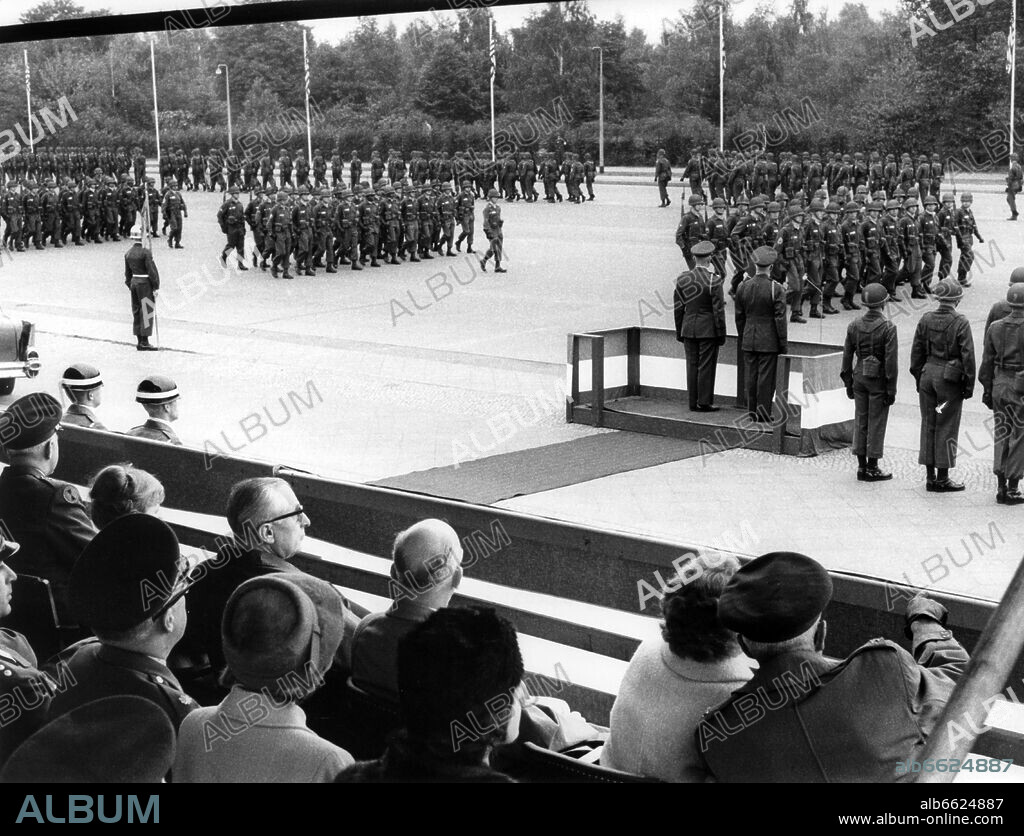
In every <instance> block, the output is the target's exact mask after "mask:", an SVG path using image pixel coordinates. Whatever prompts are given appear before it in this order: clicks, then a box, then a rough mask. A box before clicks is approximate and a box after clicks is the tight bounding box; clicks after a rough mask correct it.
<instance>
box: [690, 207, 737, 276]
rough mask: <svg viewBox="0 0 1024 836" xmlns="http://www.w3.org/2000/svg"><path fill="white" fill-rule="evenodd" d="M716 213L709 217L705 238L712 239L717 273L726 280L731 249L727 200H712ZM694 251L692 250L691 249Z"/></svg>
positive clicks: (713, 258)
mask: <svg viewBox="0 0 1024 836" xmlns="http://www.w3.org/2000/svg"><path fill="white" fill-rule="evenodd" d="M711 208H712V210H713V211H714V214H713V215H712V216H711V217H710V218H708V222H707V225H706V226H705V228H704V236H703V237H704V239H705V240H706V241H710V242H711V244H712V245H713V246H714V248H715V251H714V253H713V255H712V257H711V263H712V264H713V265H714V269H715V273H717V274H718V276H719V278H721V279H722V280H723V281H725V254H726V252H728V250H729V230H728V229H727V228H726V225H725V200H723V199H722V198H720V197H716V198H714V199H713V200H712V201H711ZM691 253H692V250H691Z"/></svg>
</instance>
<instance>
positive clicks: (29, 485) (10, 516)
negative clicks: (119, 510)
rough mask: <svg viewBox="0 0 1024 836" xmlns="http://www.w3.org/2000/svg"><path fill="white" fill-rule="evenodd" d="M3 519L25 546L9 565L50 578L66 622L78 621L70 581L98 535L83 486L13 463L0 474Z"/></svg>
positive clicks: (58, 609) (62, 622)
mask: <svg viewBox="0 0 1024 836" xmlns="http://www.w3.org/2000/svg"><path fill="white" fill-rule="evenodd" d="M0 519H2V520H3V521H4V524H5V525H6V526H7V527H8V529H10V534H11V539H13V540H14V541H15V542H18V543H20V544H21V550H20V551H19V552H18V553H17V554H15V555H13V556H12V557H10V558H9V559H8V560H7V564H8V565H9V566H10V567H11V568H12V569H13V570H14V571H15V572H17V573H18V574H21V573H24V574H26V575H36V576H38V577H41V578H45V579H46V580H48V581H49V582H50V588H51V591H52V592H53V599H54V603H55V604H56V606H57V617H58V619H59V620H60V623H61V624H65V625H73V624H75V623H76V622H75V619H74V617H73V616H72V615H71V613H70V611H69V610H68V605H67V595H68V579H69V578H70V577H71V568H72V567H73V566H74V565H75V561H76V560H78V556H79V555H80V554H81V553H82V549H84V548H85V547H86V546H87V545H88V544H89V541H90V540H92V538H93V537H94V536H95V534H96V529H95V527H94V526H93V524H92V521H91V520H90V519H89V515H88V513H86V510H85V503H84V502H83V501H82V497H81V496H80V495H79V493H78V489H77V488H76V487H75V486H74V485H69V484H68V483H67V482H61V481H60V480H59V479H51V478H50V477H48V476H44V475H43V473H42V471H41V470H38V469H36V468H34V467H28V466H26V465H11V466H9V467H8V468H7V469H5V470H4V472H3V473H0Z"/></svg>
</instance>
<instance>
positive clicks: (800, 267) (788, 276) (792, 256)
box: [775, 206, 807, 323]
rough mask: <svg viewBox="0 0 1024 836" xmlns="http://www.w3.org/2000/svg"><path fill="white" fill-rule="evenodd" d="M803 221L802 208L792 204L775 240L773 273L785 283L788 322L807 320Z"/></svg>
mask: <svg viewBox="0 0 1024 836" xmlns="http://www.w3.org/2000/svg"><path fill="white" fill-rule="evenodd" d="M803 223H804V210H803V209H801V208H800V207H799V206H793V207H791V208H790V210H789V223H787V224H786V226H784V227H783V228H782V230H781V231H780V232H779V237H778V238H777V239H776V240H775V251H776V252H777V253H778V255H779V258H778V261H777V262H776V271H775V275H776V276H778V277H779V280H780V281H783V280H784V282H785V285H786V301H787V302H788V303H789V308H790V317H789V321H790V322H799V323H804V322H807V320H806V319H804V317H803V292H804V286H803V285H804V279H803V276H804V264H803V248H804V242H803Z"/></svg>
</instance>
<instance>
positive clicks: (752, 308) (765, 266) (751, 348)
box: [736, 247, 788, 423]
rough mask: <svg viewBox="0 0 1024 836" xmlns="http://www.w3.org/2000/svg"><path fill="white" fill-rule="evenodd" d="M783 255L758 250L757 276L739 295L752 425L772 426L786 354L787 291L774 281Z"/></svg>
mask: <svg viewBox="0 0 1024 836" xmlns="http://www.w3.org/2000/svg"><path fill="white" fill-rule="evenodd" d="M778 257H779V254H778V253H777V252H776V251H775V250H774V249H773V248H772V247H758V248H757V249H756V250H754V254H753V256H752V258H753V261H754V270H755V272H754V276H753V277H752V278H750V279H747V280H746V281H745V282H743V283H742V284H741V285H740V287H739V290H737V291H736V331H737V333H738V335H739V336H738V339H739V345H740V348H741V349H742V350H743V357H744V363H745V371H746V374H745V378H744V380H745V382H746V402H747V412H748V414H749V416H750V419H751V420H752V421H756V422H760V423H771V420H772V404H773V403H774V401H775V372H776V367H777V366H778V361H779V355H780V354H785V353H786V349H787V347H788V346H787V341H786V328H787V325H786V291H785V289H784V288H783V286H782V285H781V284H779V283H778V282H776V281H773V280H772V277H771V269H772V265H773V264H775V261H776V259H778Z"/></svg>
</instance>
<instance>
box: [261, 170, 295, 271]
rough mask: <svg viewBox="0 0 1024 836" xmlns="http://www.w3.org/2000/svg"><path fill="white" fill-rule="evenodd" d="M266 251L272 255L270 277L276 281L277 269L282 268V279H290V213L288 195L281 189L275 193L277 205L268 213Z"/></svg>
mask: <svg viewBox="0 0 1024 836" xmlns="http://www.w3.org/2000/svg"><path fill="white" fill-rule="evenodd" d="M267 249H268V250H270V251H272V252H273V253H274V260H273V261H272V262H271V264H270V275H271V276H273V277H274V278H275V279H276V278H277V268H278V267H279V266H283V267H284V272H283V274H282V278H285V279H290V278H292V274H291V273H289V272H288V259H289V258H290V257H291V254H292V213H291V211H290V210H289V208H288V195H287V194H286V193H285V191H284V189H283V188H282V189H281V191H279V192H278V193H277V205H275V206H274V208H273V209H272V210H271V212H270V228H269V229H268V234H267ZM296 272H297V268H296Z"/></svg>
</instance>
